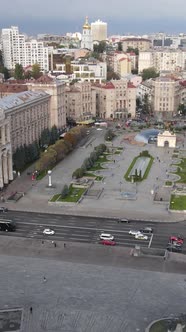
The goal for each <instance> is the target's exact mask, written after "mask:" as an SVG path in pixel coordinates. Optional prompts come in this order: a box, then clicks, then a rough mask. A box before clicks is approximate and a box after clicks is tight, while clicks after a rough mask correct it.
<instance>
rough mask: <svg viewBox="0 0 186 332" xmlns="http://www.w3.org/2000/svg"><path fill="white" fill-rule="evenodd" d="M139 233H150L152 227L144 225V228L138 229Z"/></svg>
mask: <svg viewBox="0 0 186 332" xmlns="http://www.w3.org/2000/svg"><path fill="white" fill-rule="evenodd" d="M140 233H143V234H152V233H153V228H152V227H144V228H142V229H140Z"/></svg>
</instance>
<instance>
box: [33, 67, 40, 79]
mask: <svg viewBox="0 0 186 332" xmlns="http://www.w3.org/2000/svg"><path fill="white" fill-rule="evenodd" d="M41 76H42V73H41V68H40V65H39V64H38V63H35V64H34V65H33V66H32V77H33V78H35V79H37V78H39V77H41Z"/></svg>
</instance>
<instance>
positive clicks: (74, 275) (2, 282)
mask: <svg viewBox="0 0 186 332" xmlns="http://www.w3.org/2000/svg"><path fill="white" fill-rule="evenodd" d="M34 243H35V244H36V242H34V241H33V247H32V246H31V251H30V257H18V256H13V255H12V256H11V255H9V256H7V255H6V256H5V255H1V256H0V271H1V278H0V308H1V309H3V308H6V309H13V308H23V319H22V329H21V331H24V332H25V331H26V332H36V331H37V332H42V331H46V332H102V331H108V332H111V331H112V332H134V331H138V332H142V331H143V332H144V329H145V327H146V326H147V325H148V324H149V323H150V322H151V321H152V320H153V319H158V318H160V317H162V316H169V315H171V314H177V313H180V310H181V311H182V312H184V311H186V301H185V292H186V282H185V276H184V275H182V274H171V273H162V272H154V271H153V272H148V271H143V270H140V271H138V272H137V273H136V270H132V269H130V268H127V267H125V255H124V256H123V257H124V259H123V266H121V267H119V266H117V257H118V259H120V260H121V257H120V255H117V254H116V255H113V254H111V256H110V257H112V260H113V262H114V260H115V266H106V265H104V267H103V266H101V264H100V258H99V260H98V261H99V264H100V265H97V264H96V263H95V264H91V263H92V260H91V255H89V263H88V262H87V263H86V264H82V263H80V262H75V261H73V262H66V261H65V260H63V252H64V251H63V250H62V251H61V258H59V259H60V260H56V259H55V258H54V257H51V258H53V260H51V259H47V258H42V259H41V258H34V255H35V254H34V251H35V246H34ZM36 247H37V244H36ZM1 249H2V248H1ZM12 249H13V248H12ZM32 249H33V251H32ZM66 249H67V250H68V248H66ZM107 249H108V252H109V251H110V248H107ZM107 249H106V250H107ZM50 250H51V249H50V248H49V247H48V253H49V251H50ZM52 251H53V253H54V249H53V250H52ZM96 251H97V250H95V251H94V249H93V251H92V257H93V259H94V260H95V259H96ZM14 252H15V254H16V250H15V249H14ZM76 252H78V248H76ZM23 254H24V253H23ZM49 256H50V255H49ZM71 256H72V255H71ZM79 259H81V257H79ZM102 262H103V264H104V257H102ZM151 264H152V265H153V262H152V263H151ZM162 264H164V263H162ZM44 277H45V278H46V281H44V279H43V278H44ZM175 299H179V305H178V303H177V301H175ZM30 306H32V308H33V312H32V314H31V313H30V311H29V308H30Z"/></svg>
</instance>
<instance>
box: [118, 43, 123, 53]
mask: <svg viewBox="0 0 186 332" xmlns="http://www.w3.org/2000/svg"><path fill="white" fill-rule="evenodd" d="M118 51H123V48H122V42H119V43H118Z"/></svg>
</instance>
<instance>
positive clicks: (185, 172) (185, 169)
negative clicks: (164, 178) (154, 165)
mask: <svg viewBox="0 0 186 332" xmlns="http://www.w3.org/2000/svg"><path fill="white" fill-rule="evenodd" d="M173 166H175V167H177V169H179V170H177V171H176V172H174V173H175V174H177V175H179V176H180V180H178V181H176V182H180V183H186V158H182V160H181V162H180V163H179V164H173Z"/></svg>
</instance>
